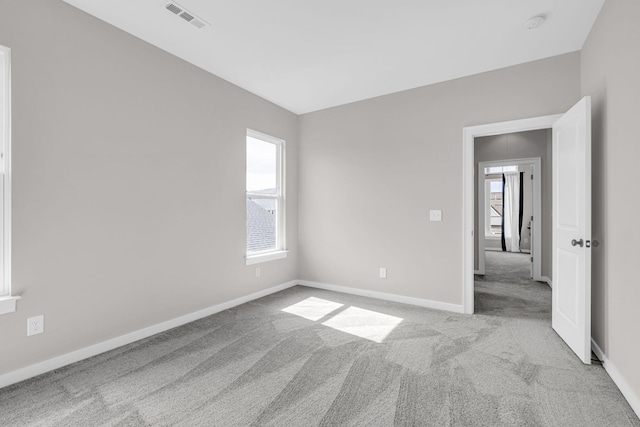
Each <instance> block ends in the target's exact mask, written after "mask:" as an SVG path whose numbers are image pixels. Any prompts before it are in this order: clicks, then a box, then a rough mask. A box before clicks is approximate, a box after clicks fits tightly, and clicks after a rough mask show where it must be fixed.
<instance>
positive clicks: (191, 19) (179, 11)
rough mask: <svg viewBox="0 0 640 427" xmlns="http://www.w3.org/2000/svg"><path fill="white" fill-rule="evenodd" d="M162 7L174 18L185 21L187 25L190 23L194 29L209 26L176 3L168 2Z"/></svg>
mask: <svg viewBox="0 0 640 427" xmlns="http://www.w3.org/2000/svg"><path fill="white" fill-rule="evenodd" d="M164 7H165V8H166V9H167V10H168V11H169V12H171V13H173V14H174V15H176V16H179V17H180V18H182V19H184V20H185V21H187V22H188V23H190V24H191V25H193V26H194V27H196V28H204V27H206V26H207V25H209V23H207V21H205V20H204V19H202V18H200V17H198V16H196V14H194V13H191V12H189V11H187V10H186V9H185V8H184V7H182V6H180V5H179V4H178V3H176V2H169V3H167V4H166V5H165V6H164Z"/></svg>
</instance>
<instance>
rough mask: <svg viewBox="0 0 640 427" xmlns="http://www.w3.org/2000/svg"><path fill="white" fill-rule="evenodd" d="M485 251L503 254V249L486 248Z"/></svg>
mask: <svg viewBox="0 0 640 427" xmlns="http://www.w3.org/2000/svg"><path fill="white" fill-rule="evenodd" d="M484 250H485V251H492V252H502V248H491V247H487V246H485V247H484Z"/></svg>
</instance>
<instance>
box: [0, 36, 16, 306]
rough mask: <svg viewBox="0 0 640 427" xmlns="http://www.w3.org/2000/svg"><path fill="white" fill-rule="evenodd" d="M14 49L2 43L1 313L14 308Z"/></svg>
mask: <svg viewBox="0 0 640 427" xmlns="http://www.w3.org/2000/svg"><path fill="white" fill-rule="evenodd" d="M10 57H11V51H10V49H9V48H7V47H4V46H0V314H4V313H10V312H12V311H15V308H16V299H18V297H15V296H12V295H11V253H10V248H11V241H10V239H11V204H10V203H11V68H10V66H11V64H10Z"/></svg>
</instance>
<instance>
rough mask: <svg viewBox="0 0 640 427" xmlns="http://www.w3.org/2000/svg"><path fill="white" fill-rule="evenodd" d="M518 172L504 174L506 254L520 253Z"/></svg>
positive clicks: (503, 215) (503, 216)
mask: <svg viewBox="0 0 640 427" xmlns="http://www.w3.org/2000/svg"><path fill="white" fill-rule="evenodd" d="M519 217H520V172H505V173H504V212H503V213H502V218H503V221H504V241H505V244H506V246H507V252H520V224H519V223H520V218H519Z"/></svg>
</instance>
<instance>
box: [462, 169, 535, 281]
mask: <svg viewBox="0 0 640 427" xmlns="http://www.w3.org/2000/svg"><path fill="white" fill-rule="evenodd" d="M522 165H528V166H531V167H532V170H531V172H532V174H533V176H534V179H533V188H532V189H531V192H532V194H533V197H532V198H531V199H532V203H531V214H532V216H533V217H534V218H537V219H535V220H534V227H533V234H532V237H531V240H532V241H531V248H532V250H531V256H532V257H533V266H532V270H531V276H532V278H533V280H537V281H540V282H543V281H545V279H544V278H543V277H542V250H541V249H542V226H541V224H542V185H541V184H542V182H541V181H542V179H541V178H542V168H541V159H540V157H529V158H525V159H510V160H491V161H486V162H480V163H479V164H478V190H477V191H478V207H480V203H482V201H484V195H485V192H484V189H485V185H484V184H485V176H484V175H485V174H484V168H487V167H493V166H522ZM477 212H478V270H477V273H476V272H475V271H474V273H476V274H485V255H484V250H485V239H484V237H483V233H482V232H483V231H484V227H483V224H484V221H485V210H484V209H477ZM474 258H475V257H474Z"/></svg>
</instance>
